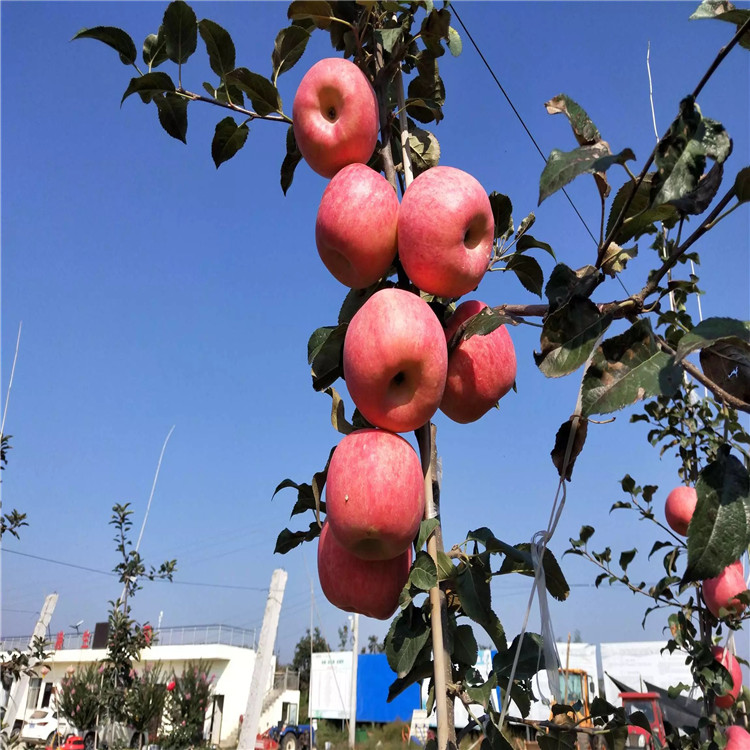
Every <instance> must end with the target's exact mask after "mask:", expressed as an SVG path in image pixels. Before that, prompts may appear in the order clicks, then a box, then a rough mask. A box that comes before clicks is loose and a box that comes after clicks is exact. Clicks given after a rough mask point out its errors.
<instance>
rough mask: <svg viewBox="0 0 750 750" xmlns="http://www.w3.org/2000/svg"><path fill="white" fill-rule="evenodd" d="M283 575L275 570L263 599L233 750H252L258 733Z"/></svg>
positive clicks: (274, 640) (283, 573) (279, 612)
mask: <svg viewBox="0 0 750 750" xmlns="http://www.w3.org/2000/svg"><path fill="white" fill-rule="evenodd" d="M286 579H287V573H286V571H285V570H281V569H277V570H274V571H273V575H272V576H271V588H270V590H269V592H268V599H267V600H266V611H265V614H264V615H263V626H262V627H261V629H260V643H259V644H258V652H257V654H256V655H255V666H254V667H253V677H252V680H251V681H250V694H249V695H248V697H247V708H246V709H245V718H244V721H243V722H242V727H241V728H240V737H239V741H238V743H237V750H253V749H254V748H255V737H256V735H257V734H258V722H259V721H260V711H261V708H262V706H263V698H264V696H265V694H266V685H268V677H269V674H270V671H271V659H272V657H273V649H274V644H275V643H276V631H277V629H278V626H279V615H280V614H281V602H282V600H283V598H284V589H285V587H286Z"/></svg>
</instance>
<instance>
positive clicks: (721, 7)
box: [690, 0, 750, 49]
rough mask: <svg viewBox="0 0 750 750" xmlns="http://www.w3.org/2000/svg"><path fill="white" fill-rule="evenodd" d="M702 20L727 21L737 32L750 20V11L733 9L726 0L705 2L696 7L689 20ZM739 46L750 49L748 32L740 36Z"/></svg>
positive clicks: (749, 32) (749, 33) (749, 34)
mask: <svg viewBox="0 0 750 750" xmlns="http://www.w3.org/2000/svg"><path fill="white" fill-rule="evenodd" d="M704 18H715V19H717V20H719V21H728V22H729V23H732V24H734V25H735V26H736V27H737V29H738V30H739V28H740V26H742V24H743V23H745V21H747V19H748V18H750V10H748V9H747V8H742V9H740V8H735V6H734V4H733V3H731V2H728V0H705V1H704V2H702V3H701V4H700V5H699V6H698V8H697V9H696V11H695V12H694V13H693V15H692V16H690V20H691V21H694V20H698V19H704ZM740 46H741V47H744V48H745V49H750V31H745V33H744V34H743V35H742V37H741V38H740Z"/></svg>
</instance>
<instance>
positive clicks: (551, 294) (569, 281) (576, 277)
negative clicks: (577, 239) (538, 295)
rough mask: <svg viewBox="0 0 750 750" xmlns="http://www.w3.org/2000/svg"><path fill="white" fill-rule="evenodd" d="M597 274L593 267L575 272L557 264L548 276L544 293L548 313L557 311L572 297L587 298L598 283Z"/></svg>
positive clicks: (585, 267)
mask: <svg viewBox="0 0 750 750" xmlns="http://www.w3.org/2000/svg"><path fill="white" fill-rule="evenodd" d="M598 276H599V272H598V271H597V270H596V268H594V266H583V268H579V269H578V270H577V271H574V270H573V269H572V268H568V266H566V265H565V264H564V263H558V264H557V265H556V266H555V267H554V268H553V269H552V273H550V275H549V281H547V286H546V287H545V288H544V293H545V295H546V296H547V299H548V300H549V312H550V313H552V312H554V311H555V310H558V309H559V308H560V307H562V306H563V305H564V304H565V303H566V302H568V301H570V299H571V298H572V297H574V296H576V295H577V296H580V297H588V296H590V295H591V292H592V291H593V290H594V289H595V288H596V287H597V285H598V283H599V279H598Z"/></svg>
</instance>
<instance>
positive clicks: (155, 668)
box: [125, 664, 166, 744]
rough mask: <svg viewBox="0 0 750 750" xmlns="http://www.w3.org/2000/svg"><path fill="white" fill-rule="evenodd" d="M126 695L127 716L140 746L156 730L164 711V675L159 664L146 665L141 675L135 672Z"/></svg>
mask: <svg viewBox="0 0 750 750" xmlns="http://www.w3.org/2000/svg"><path fill="white" fill-rule="evenodd" d="M131 679H132V681H131V684H130V687H129V688H128V690H127V692H126V693H125V715H126V716H127V721H128V723H129V724H130V726H132V727H133V729H136V730H137V731H138V737H139V744H140V743H142V741H143V736H144V735H148V734H149V733H150V730H156V729H157V728H158V725H159V722H160V720H161V716H162V711H163V710H164V699H165V696H166V693H165V691H164V674H163V672H162V669H161V666H160V665H159V664H156V665H151V664H146V665H145V666H144V668H143V671H142V672H140V673H136V672H134V673H133V675H132V678H131Z"/></svg>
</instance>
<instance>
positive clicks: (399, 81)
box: [396, 68, 414, 188]
mask: <svg viewBox="0 0 750 750" xmlns="http://www.w3.org/2000/svg"><path fill="white" fill-rule="evenodd" d="M396 93H397V96H398V124H399V128H400V130H401V163H402V164H403V167H404V184H405V185H406V187H407V188H408V187H409V185H411V181H412V180H413V179H414V169H413V167H412V164H411V155H410V154H409V123H408V122H407V120H406V102H405V99H404V76H403V74H402V73H401V68H399V70H398V73H397V74H396Z"/></svg>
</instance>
